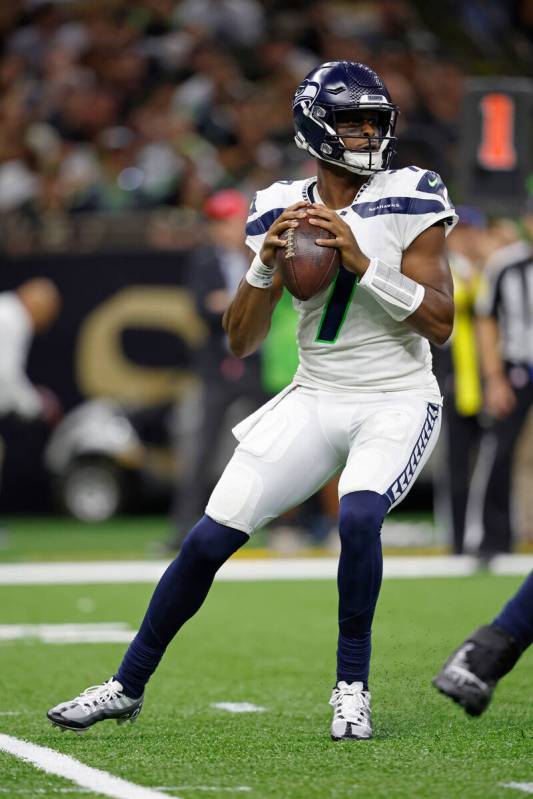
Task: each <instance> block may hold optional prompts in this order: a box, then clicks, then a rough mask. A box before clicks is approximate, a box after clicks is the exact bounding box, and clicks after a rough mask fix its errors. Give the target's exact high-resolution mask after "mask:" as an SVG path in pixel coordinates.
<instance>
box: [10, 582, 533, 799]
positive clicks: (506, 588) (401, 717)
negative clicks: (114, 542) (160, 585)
mask: <svg viewBox="0 0 533 799" xmlns="http://www.w3.org/2000/svg"><path fill="white" fill-rule="evenodd" d="M519 583H520V578H504V577H494V576H490V575H486V574H484V575H478V576H475V577H471V578H464V579H462V578H460V579H459V578H456V579H448V578H446V579H445V578H441V579H434V580H428V579H420V580H388V581H385V583H384V585H383V590H382V596H381V600H380V605H379V608H378V614H377V619H376V626H375V636H374V657H373V673H372V684H371V688H372V692H373V703H374V722H375V737H374V739H373V740H372V741H366V742H341V743H333V742H331V741H330V739H329V723H330V708H329V707H328V705H327V700H328V698H329V694H330V690H331V685H332V682H333V670H334V654H335V617H336V589H335V585H334V583H332V582H331V583H330V582H320V581H319V582H297V583H296V582H295V583H283V582H278V583H268V582H265V583H255V584H247V583H220V584H215V586H214V588H213V590H212V592H211V594H210V596H209V597H208V600H207V602H206V604H205V606H204V607H203V608H202V610H201V611H200V613H199V614H198V616H197V617H196V618H195V619H193V620H192V621H191V622H190V623H189V624H188V625H187V626H186V627H185V628H184V630H183V631H182V633H181V634H180V636H179V637H178V639H176V641H175V642H174V643H173V644H172V645H171V647H170V649H169V651H168V652H167V655H166V657H165V659H164V661H163V663H162V665H161V667H160V669H159V671H158V672H157V674H156V675H155V677H154V678H153V681H152V682H151V683H150V685H149V689H148V692H147V700H146V704H145V708H144V710H143V713H142V714H141V717H140V719H139V721H138V722H137V724H135V725H131V726H130V725H127V726H126V727H118V726H117V725H116V724H115V723H114V722H105V723H102V724H99V725H97V726H96V727H94V728H93V729H91V730H90V731H89V732H88V733H87V734H86V735H84V736H77V735H74V734H70V733H64V734H62V733H61V732H59V731H58V730H56V729H53V728H52V727H51V726H49V725H48V723H47V721H46V719H45V711H46V709H47V707H49V706H50V705H51V704H55V703H56V702H58V701H60V700H64V699H67V698H70V697H71V696H73V695H74V694H76V693H78V692H79V690H81V689H83V688H85V687H86V686H87V685H90V684H94V683H95V682H99V681H102V680H104V679H106V678H107V677H108V676H109V675H110V674H112V673H113V670H114V669H115V668H116V666H117V664H118V662H119V659H120V657H121V654H122V651H123V649H124V646H123V645H119V644H116V645H115V644H113V645H108V644H90V645H89V644H84V645H80V644H77V645H45V644H42V643H37V642H35V641H34V642H31V641H25V642H16V643H13V642H12V643H7V642H5V643H3V644H0V663H1V671H0V713H3V714H5V713H18V714H19V715H0V732H2V733H5V734H8V735H13V736H17V737H19V738H23V739H25V740H27V741H31V742H33V743H37V744H41V745H44V746H48V747H52V748H54V749H56V750H58V751H61V752H64V753H66V754H69V755H71V756H72V757H75V758H76V759H78V760H80V761H81V762H83V763H85V764H88V765H91V766H93V767H96V768H99V769H103V770H105V771H108V772H110V773H112V774H114V775H117V776H120V777H123V778H124V779H127V780H129V781H131V782H133V783H137V784H142V785H145V786H151V787H155V786H174V788H173V790H168V793H169V794H171V795H173V796H179V797H182V798H183V799H200V798H201V797H204V799H205V797H206V796H207V797H209V796H212V797H227V798H228V799H238V797H243V796H249V797H250V799H271V798H272V799H273V798H274V797H275V798H276V799H351V797H355V798H356V799H357V798H358V797H363V798H364V799H366V798H367V797H368V799H371V798H372V799H373V798H374V797H375V798H376V799H379V798H380V797H387V799H389V798H391V797H392V799H402V798H403V797H405V799H413V797H420V799H433V798H435V799H436V798H437V797H439V799H440V798H442V799H454V798H455V797H461V799H475V798H477V797H479V799H491V798H492V797H509V799H513V797H520V796H521V795H524V794H520V793H519V792H517V791H516V790H513V789H509V788H504V787H501V783H506V782H533V730H532V727H533V712H532V705H531V698H532V666H533V657H532V655H531V653H529V654H527V655H526V656H525V657H524V658H523V659H522V660H521V661H520V663H519V664H518V666H517V667H516V668H515V670H514V671H513V673H512V674H511V675H509V676H508V677H507V678H506V679H505V680H504V681H503V682H502V684H501V685H500V686H499V688H498V691H497V695H496V699H495V701H494V703H493V705H492V706H491V708H490V709H489V711H488V713H487V714H486V716H484V717H483V718H481V719H470V718H467V717H466V716H465V715H464V714H463V712H462V711H461V710H460V709H459V708H457V707H456V706H455V705H453V704H452V703H450V702H448V701H447V700H445V699H444V698H443V697H441V696H440V695H439V694H437V692H436V691H435V690H434V689H433V688H432V687H431V685H430V679H431V677H432V675H433V674H434V672H435V670H436V669H437V667H438V666H440V664H441V662H442V661H443V659H444V657H445V656H446V655H447V654H448V652H449V650H450V649H451V648H452V647H454V646H455V645H457V644H458V643H459V642H460V641H461V640H462V638H463V636H464V635H465V634H466V633H468V632H470V631H471V629H472V628H473V627H474V626H476V625H478V624H479V623H481V622H483V621H485V620H488V619H490V618H491V615H492V614H494V613H495V612H496V611H497V609H498V608H499V607H500V605H501V604H502V602H503V601H504V600H505V599H506V598H507V597H508V596H509V595H510V594H511V593H512V592H513V591H514V590H515V589H516V587H517V586H518V584H519ZM150 593H151V587H150V586H148V585H141V586H138V585H137V586H112V585H110V586H40V587H22V586H21V587H1V588H0V623H2V624H8V623H9V624H14V623H61V622H97V621H98V622H104V621H108V622H109V621H117V622H128V623H129V624H131V625H132V626H135V625H136V624H137V623H138V621H139V619H140V616H141V614H142V613H143V611H144V608H145V604H146V601H147V599H148V597H149V595H150ZM80 599H81V600H83V601H82V602H81V603H80ZM87 600H91V602H88V601H87ZM88 609H89V612H87V610H88ZM224 701H233V702H253V703H255V704H258V705H262V706H264V707H265V708H267V710H266V712H264V713H261V714H259V713H257V714H238V715H237V714H235V715H233V714H229V713H226V712H224V711H221V710H216V709H214V708H212V707H210V704H211V703H214V702H224ZM0 787H1V791H0V797H2V796H8V797H10V799H11V798H12V799H16V797H19V796H27V797H32V799H37V797H38V799H57V797H58V796H60V795H62V793H61V792H60V789H61V790H62V792H63V794H64V793H65V790H66V789H72V788H73V786H72V784H71V783H69V782H68V781H66V780H63V779H60V778H56V777H52V776H49V775H47V774H44V773H42V772H39V771H37V770H36V769H34V768H33V767H32V766H29V765H24V764H23V763H21V761H19V760H18V759H15V758H14V757H11V756H8V755H5V754H1V755H0ZM238 787H240V788H244V787H248V788H249V789H250V790H249V791H246V792H245V791H243V790H240V791H238V790H236V789H237V788H238ZM208 788H209V789H215V788H216V789H218V790H206V789H208ZM222 788H226V789H230V790H224V791H222V790H220V789H222ZM66 795H69V794H68V793H66ZM70 795H73V796H76V794H75V793H74V794H70ZM79 795H82V796H87V797H89V799H92V797H96V794H91V793H83V794H82V793H80V794H79Z"/></svg>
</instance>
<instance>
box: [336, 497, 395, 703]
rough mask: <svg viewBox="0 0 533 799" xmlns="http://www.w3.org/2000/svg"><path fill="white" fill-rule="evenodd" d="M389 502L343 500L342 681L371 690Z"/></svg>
mask: <svg viewBox="0 0 533 799" xmlns="http://www.w3.org/2000/svg"><path fill="white" fill-rule="evenodd" d="M388 508H389V503H388V500H387V499H386V497H383V496H382V495H381V494H378V493H376V492H375V491H355V492H353V493H352V494H347V495H346V496H344V497H343V498H342V499H341V504H340V515H339V534H340V538H341V554H340V559H339V571H338V577H337V583H338V588H339V639H338V648H337V682H339V681H340V680H344V681H345V682H348V683H351V682H362V683H363V686H364V688H365V690H366V689H367V688H368V674H369V670H370V653H371V628H372V619H373V617H374V610H375V607H376V602H377V600H378V596H379V589H380V587H381V579H382V575H383V556H382V552H381V538H380V532H381V525H382V524H383V519H384V517H385V514H386V513H387V510H388Z"/></svg>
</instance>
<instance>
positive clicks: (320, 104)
mask: <svg viewBox="0 0 533 799" xmlns="http://www.w3.org/2000/svg"><path fill="white" fill-rule="evenodd" d="M359 110H372V111H373V112H377V113H378V119H379V122H380V124H379V136H374V137H372V139H373V140H374V141H376V139H377V140H378V142H379V149H375V150H373V151H372V150H371V149H369V150H366V151H364V152H357V151H355V150H349V149H348V148H347V147H345V145H344V142H343V140H342V139H341V138H340V136H338V135H337V119H336V115H338V114H339V112H346V111H359ZM293 115H294V127H295V130H296V135H295V137H294V138H295V141H296V144H297V145H298V147H300V148H301V149H302V150H307V151H308V152H310V153H311V155H314V156H315V158H320V159H321V160H322V161H328V162H329V163H332V164H337V165H338V166H342V167H344V168H345V169H348V170H350V172H356V173H358V174H359V175H371V174H373V173H374V172H379V171H381V170H383V169H388V166H389V163H390V160H391V158H392V156H393V155H394V152H395V142H396V137H395V135H394V130H395V127H396V119H397V116H398V107H397V106H396V105H394V104H393V103H392V102H391V98H390V95H389V92H388V91H387V88H386V86H385V84H384V83H383V81H382V80H381V78H380V77H379V75H377V74H376V73H375V72H374V71H373V70H372V69H370V67H367V66H366V65H365V64H357V63H355V62H353V61H330V62H328V63H327V64H321V66H319V67H317V68H316V69H314V70H313V71H312V72H310V73H309V75H307V77H306V78H305V79H304V80H303V82H302V83H301V84H300V86H298V88H297V89H296V93H295V95H294V102H293Z"/></svg>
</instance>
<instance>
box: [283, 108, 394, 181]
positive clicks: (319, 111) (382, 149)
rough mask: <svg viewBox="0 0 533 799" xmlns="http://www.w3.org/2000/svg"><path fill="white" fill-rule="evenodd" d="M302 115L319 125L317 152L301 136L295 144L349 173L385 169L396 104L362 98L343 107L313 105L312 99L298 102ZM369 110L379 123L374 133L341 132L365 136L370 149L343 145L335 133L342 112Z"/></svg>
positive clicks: (389, 157)
mask: <svg viewBox="0 0 533 799" xmlns="http://www.w3.org/2000/svg"><path fill="white" fill-rule="evenodd" d="M302 106H303V108H302V110H303V113H304V115H305V116H306V117H307V118H308V119H309V121H310V122H312V123H314V124H316V125H318V126H320V127H321V128H323V134H322V139H323V140H322V144H321V145H320V149H319V151H317V150H314V149H313V148H312V147H311V146H310V145H309V143H308V142H307V141H305V139H304V137H303V136H299V135H298V134H297V135H296V144H297V145H298V147H300V148H302V149H305V150H308V151H309V152H310V153H311V155H314V156H315V158H319V159H320V160H322V161H327V162H328V163H330V164H335V165H337V166H340V167H343V168H344V169H347V170H349V171H350V172H355V173H357V174H359V175H372V174H373V173H374V172H379V171H381V170H383V169H387V167H388V163H389V161H390V159H391V157H392V155H393V154H394V151H395V146H394V145H395V142H396V136H394V129H395V127H396V119H397V115H398V110H397V107H396V106H394V105H393V104H392V103H388V102H380V103H371V102H368V103H365V102H364V101H363V100H361V102H359V103H358V104H357V106H347V107H344V108H327V107H324V106H322V105H314V104H313V103H312V102H309V103H305V105H304V103H302ZM360 111H361V112H364V111H369V112H371V113H372V114H378V120H379V124H378V125H377V128H378V135H374V136H372V137H364V136H362V135H361V133H360V132H356V131H354V134H352V135H347V133H351V132H350V131H345V132H344V133H343V135H344V137H345V138H346V139H348V138H368V140H369V145H370V148H369V149H368V150H367V149H361V150H355V149H351V148H349V147H347V146H346V144H345V142H344V140H343V139H342V137H341V136H340V135H339V134H338V132H337V126H338V123H339V122H340V121H341V120H343V118H344V117H345V115H348V114H355V113H356V112H360ZM374 142H377V143H378V145H379V146H378V147H377V148H375V149H373V148H372V147H371V145H372V143H374Z"/></svg>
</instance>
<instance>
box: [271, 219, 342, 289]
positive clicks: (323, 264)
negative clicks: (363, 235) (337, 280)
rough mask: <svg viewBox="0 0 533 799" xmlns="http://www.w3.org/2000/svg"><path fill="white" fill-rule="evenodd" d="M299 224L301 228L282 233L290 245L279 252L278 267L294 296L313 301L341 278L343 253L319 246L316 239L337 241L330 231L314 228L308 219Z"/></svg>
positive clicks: (282, 236)
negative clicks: (341, 254) (339, 273)
mask: <svg viewBox="0 0 533 799" xmlns="http://www.w3.org/2000/svg"><path fill="white" fill-rule="evenodd" d="M298 223H299V224H298V227H297V228H289V229H288V230H285V231H284V232H283V233H282V235H281V238H282V239H286V240H287V245H286V246H285V247H283V248H281V247H280V248H279V249H278V250H277V254H276V266H277V268H278V270H279V272H280V274H281V276H282V278H283V283H284V284H285V286H286V287H287V289H288V290H289V291H290V293H291V294H292V296H293V297H296V299H298V300H309V299H311V297H314V296H315V294H318V293H319V292H320V291H323V289H325V288H326V287H327V286H329V284H330V283H331V281H332V280H333V278H334V277H335V275H336V274H337V272H338V270H339V266H340V253H339V251H338V250H337V249H335V248H333V247H321V246H320V245H318V244H315V241H316V239H330V238H334V236H333V234H332V233H330V231H329V230H324V228H321V227H318V226H315V225H311V224H310V222H309V220H308V219H307V218H306V219H299V220H298Z"/></svg>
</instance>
